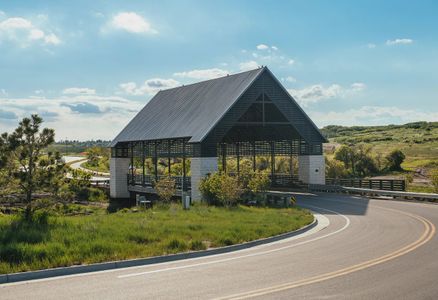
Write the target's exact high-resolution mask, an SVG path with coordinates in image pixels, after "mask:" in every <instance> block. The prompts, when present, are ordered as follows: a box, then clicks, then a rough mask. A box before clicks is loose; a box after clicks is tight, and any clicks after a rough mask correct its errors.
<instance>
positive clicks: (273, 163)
mask: <svg viewBox="0 0 438 300" xmlns="http://www.w3.org/2000/svg"><path fill="white" fill-rule="evenodd" d="M274 147H275V144H274V142H271V181H272V182H274V181H275V148H274Z"/></svg>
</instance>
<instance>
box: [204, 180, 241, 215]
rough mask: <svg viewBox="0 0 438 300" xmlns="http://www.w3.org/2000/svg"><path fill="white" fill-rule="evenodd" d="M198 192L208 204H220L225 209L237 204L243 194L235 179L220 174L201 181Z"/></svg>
mask: <svg viewBox="0 0 438 300" xmlns="http://www.w3.org/2000/svg"><path fill="white" fill-rule="evenodd" d="M199 190H200V191H201V193H202V196H203V197H204V199H206V200H207V201H208V203H209V204H221V205H224V206H227V207H229V206H232V205H235V204H237V202H238V200H239V198H240V195H241V194H242V192H243V190H242V186H241V184H240V183H239V181H238V180H237V178H235V177H231V176H229V175H227V174H220V173H214V174H212V175H210V176H208V177H206V178H204V179H202V181H201V184H200V186H199Z"/></svg>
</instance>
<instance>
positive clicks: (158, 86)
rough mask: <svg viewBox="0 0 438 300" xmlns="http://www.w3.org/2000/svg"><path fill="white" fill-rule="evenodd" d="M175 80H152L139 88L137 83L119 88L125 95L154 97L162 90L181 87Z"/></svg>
mask: <svg viewBox="0 0 438 300" xmlns="http://www.w3.org/2000/svg"><path fill="white" fill-rule="evenodd" d="M180 85H181V84H180V83H179V82H178V81H176V80H174V79H171V78H170V79H162V78H152V79H148V80H146V81H145V82H144V83H143V84H142V85H140V86H137V84H136V83H135V82H126V83H121V84H120V85H119V87H120V88H121V89H122V90H123V92H124V93H126V94H128V95H132V96H142V95H153V94H155V93H157V92H158V91H160V90H166V89H170V88H174V87H177V86H180Z"/></svg>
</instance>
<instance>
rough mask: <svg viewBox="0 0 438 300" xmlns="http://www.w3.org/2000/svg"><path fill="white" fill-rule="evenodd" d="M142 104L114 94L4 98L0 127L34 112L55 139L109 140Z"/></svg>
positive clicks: (9, 126) (14, 123)
mask: <svg viewBox="0 0 438 300" xmlns="http://www.w3.org/2000/svg"><path fill="white" fill-rule="evenodd" d="M144 105H145V103H144V102H138V101H132V100H128V99H125V98H122V97H117V96H106V97H104V96H97V95H74V96H70V95H68V96H67V95H66V96H62V97H60V98H45V97H41V98H32V97H28V98H7V99H1V100H0V107H1V108H2V109H3V110H4V114H3V115H4V117H7V118H3V119H2V118H0V128H1V129H2V132H3V131H12V130H14V129H15V128H16V127H17V125H18V121H19V119H21V118H23V117H26V116H29V115H30V114H32V113H38V114H39V115H41V116H42V117H43V119H44V121H45V122H44V124H43V127H49V128H54V129H55V133H56V138H57V139H58V140H59V139H65V138H68V139H80V140H88V139H112V138H114V137H115V136H116V135H117V133H118V132H119V131H120V130H122V129H123V127H124V126H125V125H126V124H127V123H128V122H129V120H130V119H132V117H133V116H134V115H135V114H136V113H137V112H138V111H139V110H140V109H141V108H142V107H143V106H144ZM0 115H1V114H0ZM108 124H110V126H108ZM90 128H93V130H90Z"/></svg>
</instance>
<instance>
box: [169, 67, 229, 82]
mask: <svg viewBox="0 0 438 300" xmlns="http://www.w3.org/2000/svg"><path fill="white" fill-rule="evenodd" d="M227 74H229V72H228V71H227V70H223V69H219V68H212V69H201V70H191V71H185V72H177V73H173V76H178V77H184V78H192V79H198V80H206V79H212V78H217V77H223V76H226V75H227Z"/></svg>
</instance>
